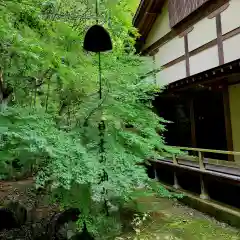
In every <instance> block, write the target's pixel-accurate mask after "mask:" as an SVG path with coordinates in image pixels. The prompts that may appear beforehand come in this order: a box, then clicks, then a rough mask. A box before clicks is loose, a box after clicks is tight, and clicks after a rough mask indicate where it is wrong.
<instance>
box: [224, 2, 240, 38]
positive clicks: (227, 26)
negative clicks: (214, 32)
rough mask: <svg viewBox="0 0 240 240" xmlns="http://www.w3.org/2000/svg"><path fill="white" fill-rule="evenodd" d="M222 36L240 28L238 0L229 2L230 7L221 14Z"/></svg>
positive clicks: (239, 3) (239, 5)
mask: <svg viewBox="0 0 240 240" xmlns="http://www.w3.org/2000/svg"><path fill="white" fill-rule="evenodd" d="M221 18H222V32H223V34H225V33H227V32H230V31H232V30H233V29H235V28H237V27H239V26H240V0H231V1H230V6H229V7H228V8H227V9H226V10H225V11H223V12H222V13H221Z"/></svg>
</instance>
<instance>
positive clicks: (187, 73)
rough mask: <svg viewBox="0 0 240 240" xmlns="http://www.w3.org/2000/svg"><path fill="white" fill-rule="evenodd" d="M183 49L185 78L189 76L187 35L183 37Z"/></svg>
mask: <svg viewBox="0 0 240 240" xmlns="http://www.w3.org/2000/svg"><path fill="white" fill-rule="evenodd" d="M184 48H185V58H186V76H187V77H189V76H190V61H189V51H188V35H185V36H184Z"/></svg>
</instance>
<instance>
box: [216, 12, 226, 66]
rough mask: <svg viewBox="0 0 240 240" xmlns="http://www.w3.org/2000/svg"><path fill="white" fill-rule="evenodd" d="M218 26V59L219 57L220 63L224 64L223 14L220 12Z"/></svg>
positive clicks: (217, 17)
mask: <svg viewBox="0 0 240 240" xmlns="http://www.w3.org/2000/svg"><path fill="white" fill-rule="evenodd" d="M216 28H217V46H218V59H219V65H222V64H224V53H223V38H222V21H221V14H218V15H217V16H216Z"/></svg>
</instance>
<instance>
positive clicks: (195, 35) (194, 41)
mask: <svg viewBox="0 0 240 240" xmlns="http://www.w3.org/2000/svg"><path fill="white" fill-rule="evenodd" d="M239 2H240V1H239ZM216 38H217V30H216V20H215V18H213V19H208V18H204V19H202V20H201V21H199V22H197V23H196V24H195V25H194V28H193V30H192V31H191V32H190V33H189V34H188V48H189V51H192V50H194V49H196V48H198V47H200V46H202V45H204V44H206V43H208V42H210V41H212V40H213V39H216Z"/></svg>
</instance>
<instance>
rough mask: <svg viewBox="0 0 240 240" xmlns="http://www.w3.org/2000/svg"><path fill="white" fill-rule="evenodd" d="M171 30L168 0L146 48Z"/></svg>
mask: <svg viewBox="0 0 240 240" xmlns="http://www.w3.org/2000/svg"><path fill="white" fill-rule="evenodd" d="M170 31H171V28H170V25H169V14H168V1H166V3H165V4H164V6H163V8H162V12H161V14H160V15H159V16H158V17H157V19H156V21H155V23H154V25H153V27H152V29H151V31H150V33H149V35H148V37H147V39H146V43H145V46H144V48H147V47H149V46H150V45H152V44H153V43H154V42H156V41H157V40H158V39H160V38H162V37H163V36H164V35H166V34H167V33H168V32H170Z"/></svg>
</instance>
